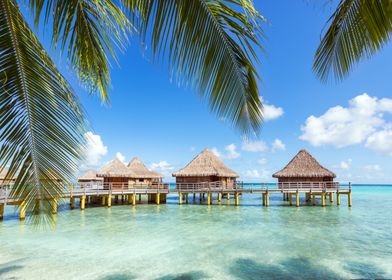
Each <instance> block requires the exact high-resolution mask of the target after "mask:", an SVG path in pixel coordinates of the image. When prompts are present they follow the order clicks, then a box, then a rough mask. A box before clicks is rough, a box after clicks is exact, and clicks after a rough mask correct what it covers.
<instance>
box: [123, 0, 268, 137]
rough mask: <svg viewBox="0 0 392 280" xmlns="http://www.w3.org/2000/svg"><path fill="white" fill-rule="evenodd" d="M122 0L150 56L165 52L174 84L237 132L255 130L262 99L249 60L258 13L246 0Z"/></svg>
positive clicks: (253, 56) (258, 32)
mask: <svg viewBox="0 0 392 280" xmlns="http://www.w3.org/2000/svg"><path fill="white" fill-rule="evenodd" d="M123 1H124V3H125V6H126V7H128V9H129V18H130V21H131V23H132V24H133V25H134V26H135V28H136V29H137V30H138V31H139V32H140V35H141V38H142V42H143V43H150V44H151V46H152V51H153V53H154V54H155V57H157V58H162V59H164V58H166V57H167V62H168V64H169V66H170V71H171V73H172V75H174V76H175V77H177V79H178V82H179V84H182V85H184V86H189V87H191V88H193V89H195V90H196V91H197V92H198V93H199V94H200V95H201V96H202V97H204V98H206V99H207V100H208V103H209V107H210V109H211V111H213V112H215V113H216V114H217V115H218V117H220V118H224V119H227V120H229V121H231V123H232V124H233V125H234V126H235V127H237V128H238V129H239V130H240V131H241V132H244V133H245V134H251V133H257V132H259V130H260V127H261V123H262V104H261V101H260V98H259V90H258V86H257V80H258V75H257V72H256V69H255V66H254V61H257V56H256V51H255V47H260V43H259V42H260V39H261V37H262V36H263V33H262V30H261V27H260V24H259V23H260V20H263V18H262V17H261V15H260V14H259V13H258V12H257V11H256V10H255V8H254V7H253V4H252V2H251V1H249V0H227V1H223V0H222V1H210V0H193V1H189V0H172V1H166V0H151V1H150V0H123ZM147 36H148V37H147ZM165 61H166V59H165Z"/></svg>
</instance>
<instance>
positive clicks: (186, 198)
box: [185, 194, 189, 204]
mask: <svg viewBox="0 0 392 280" xmlns="http://www.w3.org/2000/svg"><path fill="white" fill-rule="evenodd" d="M185 203H186V204H188V203H189V200H188V194H185Z"/></svg>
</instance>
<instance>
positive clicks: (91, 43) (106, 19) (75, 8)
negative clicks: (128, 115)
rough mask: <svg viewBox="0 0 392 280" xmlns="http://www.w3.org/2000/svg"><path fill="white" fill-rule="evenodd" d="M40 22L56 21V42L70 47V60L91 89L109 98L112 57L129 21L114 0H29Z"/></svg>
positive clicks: (122, 44)
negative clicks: (41, 19) (42, 16)
mask: <svg viewBox="0 0 392 280" xmlns="http://www.w3.org/2000/svg"><path fill="white" fill-rule="evenodd" d="M30 7H31V9H32V10H33V11H35V13H34V14H35V23H36V25H38V23H39V20H40V18H41V13H42V11H44V12H45V14H44V22H45V23H46V24H48V22H50V19H51V18H52V21H53V34H52V35H53V37H52V42H53V45H54V46H56V45H57V44H58V43H60V49H61V50H62V51H63V50H65V49H67V56H68V59H69V61H70V64H71V65H72V67H73V68H74V69H75V71H76V73H77V75H78V77H79V80H80V81H81V82H82V84H83V85H84V86H85V87H87V88H88V89H89V91H90V93H94V92H97V91H98V92H99V94H100V97H101V100H102V101H104V102H107V101H109V95H108V91H109V86H110V58H112V59H114V60H115V61H116V51H115V48H117V49H120V50H123V49H124V47H125V44H126V42H127V34H126V33H127V31H129V30H130V25H129V21H128V20H127V18H126V17H125V15H124V14H123V12H122V11H121V9H120V8H119V7H118V5H116V4H114V3H113V2H112V1H111V0H30Z"/></svg>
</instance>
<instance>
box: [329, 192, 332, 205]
mask: <svg viewBox="0 0 392 280" xmlns="http://www.w3.org/2000/svg"><path fill="white" fill-rule="evenodd" d="M329 203H331V204H332V203H333V193H332V192H330V193H329Z"/></svg>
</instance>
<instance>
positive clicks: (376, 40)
mask: <svg viewBox="0 0 392 280" xmlns="http://www.w3.org/2000/svg"><path fill="white" fill-rule="evenodd" d="M328 22H329V23H330V26H329V28H328V30H327V32H326V33H325V35H324V37H323V39H322V40H321V43H320V45H319V47H318V49H317V51H316V55H315V59H314V64H313V70H314V71H315V73H316V75H317V76H318V77H319V78H320V79H321V80H323V81H327V80H328V79H329V78H330V76H333V77H334V78H335V79H337V80H342V79H344V78H345V77H346V76H347V75H348V74H349V73H350V71H351V70H352V68H353V66H354V65H355V64H356V63H358V62H359V61H360V60H361V59H363V58H370V57H371V56H373V55H374V54H375V53H376V52H377V51H378V50H379V49H381V48H382V47H383V46H384V45H385V44H386V43H387V42H388V41H389V39H390V33H391V31H392V2H391V1H390V0H342V1H340V3H339V5H338V7H337V9H336V11H335V12H334V13H333V15H332V16H331V17H330V19H329V21H328Z"/></svg>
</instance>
